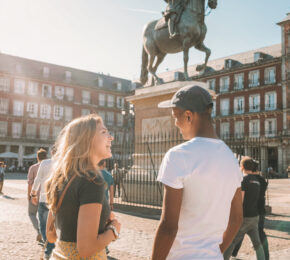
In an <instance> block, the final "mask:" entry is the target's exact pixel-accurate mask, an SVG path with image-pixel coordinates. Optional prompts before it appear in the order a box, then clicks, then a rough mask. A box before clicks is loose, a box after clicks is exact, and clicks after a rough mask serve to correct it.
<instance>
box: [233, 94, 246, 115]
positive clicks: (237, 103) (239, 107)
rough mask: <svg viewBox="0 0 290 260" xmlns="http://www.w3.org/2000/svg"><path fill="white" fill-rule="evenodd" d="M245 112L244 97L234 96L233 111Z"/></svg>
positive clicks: (236, 112)
mask: <svg viewBox="0 0 290 260" xmlns="http://www.w3.org/2000/svg"><path fill="white" fill-rule="evenodd" d="M244 112H245V98H244V97H235V98H234V113H235V114H243V113H244Z"/></svg>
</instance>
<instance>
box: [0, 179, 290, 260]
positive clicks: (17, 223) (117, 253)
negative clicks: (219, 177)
mask: <svg viewBox="0 0 290 260" xmlns="http://www.w3.org/2000/svg"><path fill="white" fill-rule="evenodd" d="M24 178H25V175H22V176H21V175H15V174H13V175H11V176H8V179H6V180H5V183H4V189H3V191H4V194H3V195H0V259H1V260H2V259H3V260H10V259H13V260H14V259H17V260H22V259H23V260H24V259H25V260H27V259H39V256H40V253H41V246H40V245H38V244H37V242H36V241H35V238H36V234H35V232H34V230H33V228H32V225H31V224H30V221H29V218H28V214H27V199H26V197H27V195H26V190H27V185H26V181H25V179H24ZM289 187H290V180H289V179H279V180H270V184H269V194H268V197H269V204H270V206H272V214H271V215H268V216H267V217H266V233H267V235H268V240H269V247H270V255H271V259H277V260H284V259H285V260H286V259H287V260H288V259H290V248H289V244H290V206H289V205H290V192H289ZM116 215H117V217H118V218H119V219H120V222H121V223H122V231H121V238H120V239H119V240H118V241H116V242H114V243H112V244H111V245H110V246H109V248H110V258H109V259H111V260H114V259H118V260H131V259H132V260H145V259H149V258H150V253H151V248H152V243H153V238H154V234H155V230H156V227H157V224H158V221H157V220H154V219H149V218H144V217H137V216H132V215H128V214H125V213H120V212H117V213H116ZM239 259H255V256H254V251H253V249H252V246H251V244H250V241H249V239H248V238H247V237H246V239H245V240H244V243H243V245H242V248H241V250H240V254H239Z"/></svg>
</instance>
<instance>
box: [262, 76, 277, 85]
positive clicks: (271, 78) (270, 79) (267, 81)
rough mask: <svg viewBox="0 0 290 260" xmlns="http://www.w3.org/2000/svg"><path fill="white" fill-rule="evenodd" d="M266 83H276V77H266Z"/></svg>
mask: <svg viewBox="0 0 290 260" xmlns="http://www.w3.org/2000/svg"><path fill="white" fill-rule="evenodd" d="M264 83H265V84H266V85H271V84H275V83H276V79H275V78H274V77H266V78H265V79H264Z"/></svg>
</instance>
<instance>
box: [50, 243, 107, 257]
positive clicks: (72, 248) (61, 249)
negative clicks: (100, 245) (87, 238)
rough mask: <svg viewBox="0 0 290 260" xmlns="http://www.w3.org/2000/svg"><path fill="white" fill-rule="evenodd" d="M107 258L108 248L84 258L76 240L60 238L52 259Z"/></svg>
mask: <svg viewBox="0 0 290 260" xmlns="http://www.w3.org/2000/svg"><path fill="white" fill-rule="evenodd" d="M63 259H70V260H107V255H106V250H105V249H103V250H102V251H101V252H96V253H95V254H94V255H92V256H90V257H86V258H82V257H80V255H79V252H78V250H77V245H76V243H75V242H65V241H61V240H58V241H57V242H56V245H55V248H54V249H53V251H52V256H51V258H50V260H63Z"/></svg>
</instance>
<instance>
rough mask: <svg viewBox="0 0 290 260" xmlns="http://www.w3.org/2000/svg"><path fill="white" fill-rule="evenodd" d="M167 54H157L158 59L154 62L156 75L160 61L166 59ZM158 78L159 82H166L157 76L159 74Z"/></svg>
mask: <svg viewBox="0 0 290 260" xmlns="http://www.w3.org/2000/svg"><path fill="white" fill-rule="evenodd" d="M165 56H166V54H163V53H159V54H158V55H157V60H156V62H155V64H154V67H153V72H154V73H155V75H156V71H157V68H158V66H159V65H160V63H161V62H162V61H163V60H164V58H165ZM156 78H157V82H158V83H161V84H162V83H164V82H163V79H161V78H159V77H157V76H156Z"/></svg>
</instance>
